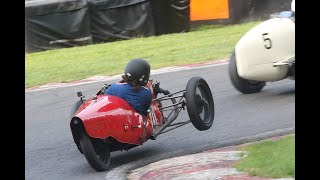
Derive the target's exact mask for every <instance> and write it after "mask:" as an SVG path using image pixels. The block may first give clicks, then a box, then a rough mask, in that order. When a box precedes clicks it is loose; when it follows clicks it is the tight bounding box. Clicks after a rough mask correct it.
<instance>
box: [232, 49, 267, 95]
mask: <svg viewBox="0 0 320 180" xmlns="http://www.w3.org/2000/svg"><path fill="white" fill-rule="evenodd" d="M229 76H230V79H231V82H232V85H233V86H234V87H235V88H236V89H237V90H238V91H240V92H242V93H243V94H252V93H257V92H260V91H261V89H262V88H263V87H264V86H265V85H266V83H265V82H263V81H251V80H247V79H243V78H241V77H240V76H239V75H238V71H237V61H236V54H235V52H234V51H233V53H232V55H231V57H230V62H229Z"/></svg>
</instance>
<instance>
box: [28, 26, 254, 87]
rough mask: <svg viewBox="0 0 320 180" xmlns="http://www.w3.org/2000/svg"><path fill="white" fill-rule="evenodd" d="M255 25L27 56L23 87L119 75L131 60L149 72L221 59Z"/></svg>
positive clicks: (211, 28) (205, 28)
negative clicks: (138, 61)
mask: <svg viewBox="0 0 320 180" xmlns="http://www.w3.org/2000/svg"><path fill="white" fill-rule="evenodd" d="M258 23H259V21H255V22H249V23H243V24H238V25H224V26H223V25H218V26H217V25H211V26H210V25H207V26H200V27H198V28H194V29H192V30H191V31H190V32H188V33H175V34H168V35H162V36H152V37H146V38H135V39H131V40H122V41H116V42H109V43H103V44H94V45H88V46H82V47H73V48H64V49H57V50H49V51H43V52H38V53H29V54H26V59H25V68H26V74H25V75H26V76H25V78H26V79H25V87H32V86H37V85H43V84H47V83H52V82H70V81H75V80H80V79H84V78H88V77H91V76H96V75H102V76H107V75H115V74H120V73H122V71H123V69H124V66H125V64H126V63H127V62H128V60H131V59H133V58H144V59H146V60H147V61H148V62H149V63H150V64H151V68H152V69H158V68H162V67H167V66H173V65H178V64H187V63H200V62H207V61H212V60H217V59H224V58H227V57H229V56H230V53H231V52H232V49H233V48H234V46H235V44H236V42H237V41H238V40H239V39H240V38H241V37H242V36H243V35H244V34H245V33H246V32H247V31H248V30H249V29H251V28H252V27H254V26H255V25H256V24H258Z"/></svg>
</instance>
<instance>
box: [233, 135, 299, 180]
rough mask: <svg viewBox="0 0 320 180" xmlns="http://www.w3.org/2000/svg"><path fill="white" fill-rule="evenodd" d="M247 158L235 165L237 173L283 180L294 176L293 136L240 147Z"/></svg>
mask: <svg viewBox="0 0 320 180" xmlns="http://www.w3.org/2000/svg"><path fill="white" fill-rule="evenodd" d="M240 150H242V151H247V152H249V154H248V157H245V158H244V159H242V160H240V161H239V162H237V163H236V164H235V168H237V169H238V170H239V171H245V172H248V173H249V174H250V175H251V176H259V177H266V178H285V177H294V175H295V136H294V134H292V135H288V136H286V137H284V138H281V139H280V140H277V141H271V140H267V141H262V142H260V143H257V144H252V145H249V146H246V147H242V148H241V149H240Z"/></svg>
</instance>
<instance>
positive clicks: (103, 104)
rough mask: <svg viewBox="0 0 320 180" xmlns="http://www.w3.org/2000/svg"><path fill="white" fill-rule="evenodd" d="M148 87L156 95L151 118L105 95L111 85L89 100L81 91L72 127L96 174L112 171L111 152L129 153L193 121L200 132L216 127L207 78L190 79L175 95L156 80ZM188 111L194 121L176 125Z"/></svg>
mask: <svg viewBox="0 0 320 180" xmlns="http://www.w3.org/2000/svg"><path fill="white" fill-rule="evenodd" d="M147 86H148V88H150V90H151V92H152V103H151V105H150V108H149V110H148V115H147V116H143V115H140V114H139V113H137V111H136V110H135V109H133V107H132V106H130V105H129V104H128V103H127V102H126V101H125V100H123V99H121V98H119V97H116V96H111V95H107V94H104V93H103V92H104V90H105V88H108V86H103V88H102V89H101V90H99V91H98V93H97V94H96V95H95V96H93V97H91V98H89V99H87V100H86V99H85V97H84V96H83V94H82V92H81V91H79V92H77V95H78V97H79V98H80V99H79V100H78V101H77V102H76V103H75V104H74V105H73V107H72V108H71V117H70V128H71V132H72V136H73V139H74V142H75V144H76V145H77V148H78V149H79V151H80V152H81V153H82V154H83V155H84V156H85V158H86V159H87V161H88V163H89V164H90V165H91V167H92V168H93V169H95V170H96V171H104V170H107V169H108V167H109V164H110V152H113V151H118V150H129V149H131V148H133V147H136V146H139V145H142V144H143V143H144V142H146V141H147V140H149V139H151V140H155V139H156V138H157V137H158V135H160V134H163V133H166V132H168V131H171V130H173V129H175V128H178V127H181V126H183V125H185V124H187V123H190V122H191V123H192V124H193V125H194V127H195V128H196V129H198V130H199V131H204V130H208V129H209V128H210V127H211V126H212V124H213V120H214V111H215V109H214V102H213V97H212V93H211V90H210V88H209V85H208V84H207V82H206V81H205V80H204V79H203V78H201V77H192V78H190V79H189V81H188V83H187V86H186V89H183V90H180V91H177V92H174V93H170V92H169V91H167V90H164V89H162V88H160V83H159V82H156V83H153V81H152V80H150V81H149V82H148V84H147ZM160 94H161V97H158V96H159V95H160ZM184 109H187V112H188V115H189V118H190V120H186V121H183V122H176V123H173V122H174V121H175V120H176V119H177V117H178V115H179V113H180V111H181V110H184Z"/></svg>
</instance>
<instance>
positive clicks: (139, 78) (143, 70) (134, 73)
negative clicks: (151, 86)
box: [124, 59, 150, 85]
mask: <svg viewBox="0 0 320 180" xmlns="http://www.w3.org/2000/svg"><path fill="white" fill-rule="evenodd" d="M124 75H125V76H126V77H127V78H128V80H129V81H134V82H136V83H139V84H141V85H146V84H147V83H148V81H149V77H150V65H149V63H148V62H147V61H146V60H143V59H133V60H131V61H129V62H128V64H127V65H126V68H125V70H124Z"/></svg>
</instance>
